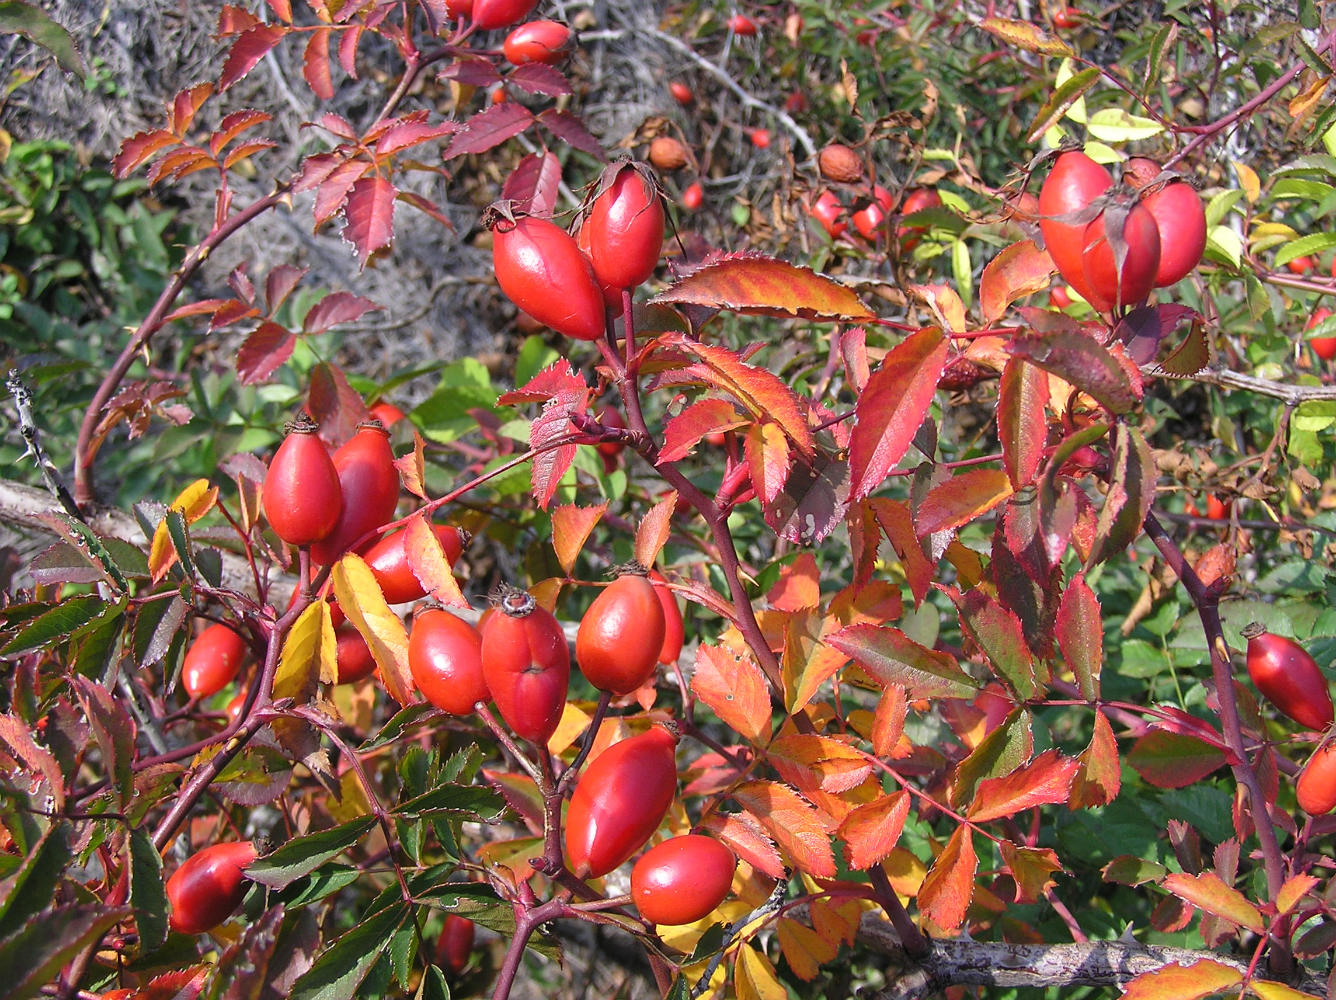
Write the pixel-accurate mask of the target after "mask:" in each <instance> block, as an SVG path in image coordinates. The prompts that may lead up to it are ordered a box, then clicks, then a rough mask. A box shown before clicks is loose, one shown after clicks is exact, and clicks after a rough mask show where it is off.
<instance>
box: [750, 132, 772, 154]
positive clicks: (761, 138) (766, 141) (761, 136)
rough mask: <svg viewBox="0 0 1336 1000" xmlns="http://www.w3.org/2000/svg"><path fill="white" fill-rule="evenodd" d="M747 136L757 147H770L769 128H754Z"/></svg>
mask: <svg viewBox="0 0 1336 1000" xmlns="http://www.w3.org/2000/svg"><path fill="white" fill-rule="evenodd" d="M747 138H748V139H750V140H751V144H752V145H753V146H755V147H756V148H757V149H769V148H770V130H769V129H768V128H754V129H752V130H751V131H750V132H748V133H747Z"/></svg>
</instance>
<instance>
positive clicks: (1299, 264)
mask: <svg viewBox="0 0 1336 1000" xmlns="http://www.w3.org/2000/svg"><path fill="white" fill-rule="evenodd" d="M1313 265H1314V261H1313V258H1312V257H1293V258H1291V259H1290V260H1287V261H1286V262H1285V266H1286V267H1287V268H1289V271H1290V273H1291V274H1307V273H1308V272H1309V271H1311V270H1313Z"/></svg>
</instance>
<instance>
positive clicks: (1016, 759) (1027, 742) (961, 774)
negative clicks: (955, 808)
mask: <svg viewBox="0 0 1336 1000" xmlns="http://www.w3.org/2000/svg"><path fill="white" fill-rule="evenodd" d="M1033 750H1034V732H1033V729H1032V727H1031V722H1030V713H1029V712H1027V711H1026V710H1025V709H1023V708H1019V707H1018V708H1013V709H1012V710H1011V713H1010V714H1009V715H1008V716H1007V718H1006V721H1005V722H1003V723H1002V725H1000V726H998V727H997V728H996V729H994V730H993V731H992V732H991V733H989V734H988V735H987V736H985V737H984V738H983V739H982V740H980V741H979V745H978V746H976V747H975V748H974V750H973V751H972V752H971V753H970V755H969V756H968V757H966V758H965V759H964V760H962V761H961V762H960V764H959V765H958V766H957V767H956V777H955V781H954V782H953V783H952V786H951V801H952V802H953V803H955V804H956V805H961V804H962V803H965V802H968V801H969V800H970V799H972V798H974V790H975V788H977V787H978V784H979V782H980V781H982V780H983V779H984V778H997V777H1001V776H1002V775H1004V774H1010V773H1011V772H1012V771H1014V770H1016V768H1018V767H1020V765H1021V764H1022V763H1024V762H1025V761H1026V760H1028V759H1029V757H1030V754H1031V752H1032V751H1033Z"/></svg>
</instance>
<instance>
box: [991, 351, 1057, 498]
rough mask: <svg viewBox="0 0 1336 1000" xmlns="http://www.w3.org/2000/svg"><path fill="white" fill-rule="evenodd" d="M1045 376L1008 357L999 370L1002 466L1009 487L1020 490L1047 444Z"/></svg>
mask: <svg viewBox="0 0 1336 1000" xmlns="http://www.w3.org/2000/svg"><path fill="white" fill-rule="evenodd" d="M1046 402H1048V376H1047V375H1046V374H1045V373H1044V371H1043V369H1041V368H1036V367H1035V366H1034V365H1032V364H1030V363H1028V362H1026V361H1022V360H1020V359H1019V358H1011V359H1010V360H1008V361H1007V364H1006V367H1005V368H1003V369H1002V383H1001V386H1000V389H999V396H998V401H997V432H998V438H999V439H1000V441H1001V444H1002V464H1003V465H1004V466H1006V469H1007V475H1008V476H1010V477H1011V484H1012V485H1013V486H1015V487H1016V489H1020V488H1021V487H1022V486H1025V485H1026V484H1028V483H1029V482H1030V481H1031V480H1033V479H1034V477H1035V473H1037V472H1038V471H1039V463H1040V462H1041V461H1042V460H1043V457H1044V446H1045V445H1046V444H1047V443H1048V421H1047V420H1046V419H1045V417H1044V404H1045V403H1046Z"/></svg>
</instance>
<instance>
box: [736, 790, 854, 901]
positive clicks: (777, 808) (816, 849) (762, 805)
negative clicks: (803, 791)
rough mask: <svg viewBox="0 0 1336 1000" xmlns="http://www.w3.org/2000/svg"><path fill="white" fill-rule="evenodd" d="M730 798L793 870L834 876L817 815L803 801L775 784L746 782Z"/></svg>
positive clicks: (825, 835)
mask: <svg viewBox="0 0 1336 1000" xmlns="http://www.w3.org/2000/svg"><path fill="white" fill-rule="evenodd" d="M733 798H734V799H736V800H737V802H738V804H739V805H741V806H742V808H744V809H746V810H747V811H748V812H750V813H751V814H752V815H753V816H755V817H756V819H757V820H758V821H759V822H760V824H761V826H762V828H764V830H765V831H766V833H768V834H769V835H770V836H771V837H772V838H773V839H774V841H775V843H776V844H778V845H779V849H780V850H781V851H783V852H784V853H785V854H786V855H788V857H789V858H790V860H792V862H793V864H794V867H796V868H798V869H799V870H800V871H803V872H806V873H807V874H809V875H812V876H815V877H816V878H834V877H835V855H834V853H833V852H832V851H831V847H830V837H829V835H828V833H827V831H826V827H825V824H824V823H822V822H821V818H820V815H819V814H818V813H817V811H816V809H815V807H813V806H812V805H811V804H810V803H809V802H808V801H807V800H806V799H804V798H803V797H802V796H801V795H799V794H798V793H797V792H795V791H794V790H793V789H792V788H790V787H789V786H788V785H783V784H780V783H779V782H777V781H749V782H747V783H745V784H743V785H739V786H738V787H737V788H735V789H734V790H733Z"/></svg>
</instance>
